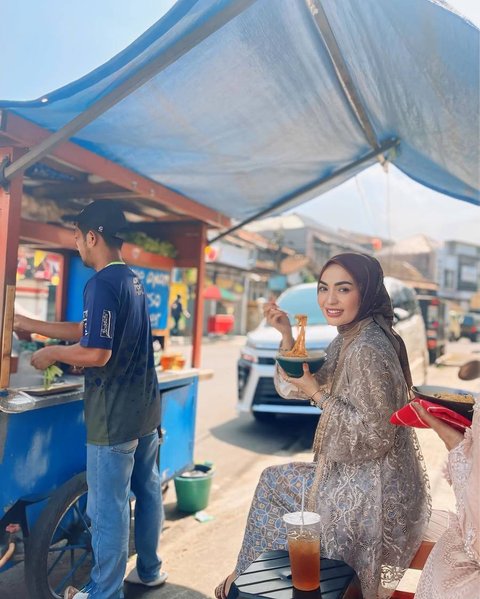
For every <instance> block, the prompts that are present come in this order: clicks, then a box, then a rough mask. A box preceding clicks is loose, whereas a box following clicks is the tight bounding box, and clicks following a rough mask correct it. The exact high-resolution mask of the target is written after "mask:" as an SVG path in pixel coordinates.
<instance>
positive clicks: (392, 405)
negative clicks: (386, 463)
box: [323, 344, 406, 463]
mask: <svg viewBox="0 0 480 599" xmlns="http://www.w3.org/2000/svg"><path fill="white" fill-rule="evenodd" d="M345 369H346V372H347V378H348V382H349V384H348V397H345V398H344V399H342V398H337V397H333V398H328V399H326V401H325V403H324V408H325V410H327V409H328V410H329V411H330V413H329V426H328V428H326V429H325V433H324V440H323V451H324V453H325V455H326V456H327V457H328V458H329V459H330V460H332V461H335V462H344V463H359V462H364V461H368V460H372V459H375V458H378V457H381V456H383V455H385V454H386V453H387V452H388V451H389V450H390V448H391V447H392V445H393V442H394V439H395V427H394V426H393V425H392V424H390V415H391V414H392V413H393V412H394V411H395V410H396V409H397V405H398V404H399V403H401V399H400V396H401V394H402V393H403V394H405V393H404V390H405V389H406V387H405V383H404V381H403V377H401V375H399V374H398V373H397V371H398V370H399V368H398V369H395V368H394V365H393V364H392V363H390V362H389V360H388V359H387V358H386V357H385V356H384V355H382V352H381V351H379V350H378V349H376V348H374V347H371V346H369V345H365V344H362V345H359V346H357V347H355V348H354V349H353V351H352V353H351V354H350V355H349V356H348V357H347V359H346V361H345Z"/></svg>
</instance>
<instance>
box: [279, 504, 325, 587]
mask: <svg viewBox="0 0 480 599" xmlns="http://www.w3.org/2000/svg"><path fill="white" fill-rule="evenodd" d="M283 521H284V522H285V524H286V526H287V540H288V554H289V556H290V568H291V570H292V584H293V586H294V587H295V588H296V589H298V590H299V591H314V590H315V589H318V587H319V586H320V516H319V515H318V514H315V513H314V512H292V513H289V514H285V515H284V516H283Z"/></svg>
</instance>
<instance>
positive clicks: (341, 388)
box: [215, 253, 430, 599]
mask: <svg viewBox="0 0 480 599" xmlns="http://www.w3.org/2000/svg"><path fill="white" fill-rule="evenodd" d="M317 297H318V304H319V307H320V309H321V311H322V312H323V314H324V316H325V318H326V321H327V323H328V324H330V325H333V326H336V327H337V330H338V333H339V334H338V335H337V337H336V338H335V339H334V340H333V341H332V343H331V344H330V346H329V347H328V349H327V360H326V362H325V364H324V366H322V368H321V369H320V370H319V371H318V372H317V373H316V374H313V375H312V374H311V373H310V371H309V368H308V365H307V364H306V363H305V364H304V365H303V376H302V377H301V378H297V379H292V378H290V377H288V376H287V375H286V373H285V372H284V371H283V370H281V369H280V368H279V367H278V366H277V368H276V372H275V378H274V380H275V385H276V388H277V391H278V392H279V394H280V395H281V396H283V397H285V398H286V399H288V400H294V399H302V400H309V401H311V402H312V403H314V404H315V405H317V406H319V407H320V408H321V409H322V414H321V417H320V420H319V423H318V427H317V431H316V434H315V439H314V458H313V462H310V463H307V462H294V463H289V464H285V465H281V466H273V467H270V468H267V469H266V470H264V472H263V473H262V475H261V477H260V481H259V483H258V485H257V488H256V490H255V494H254V497H253V501H252V505H251V508H250V513H249V515H248V518H247V525H246V530H245V536H244V540H243V544H242V547H241V550H240V554H239V556H238V561H237V565H236V568H235V570H234V572H233V573H232V574H231V575H230V576H228V577H227V578H226V579H225V580H224V581H223V582H222V583H221V584H220V585H219V586H218V587H217V588H216V589H215V596H216V597H217V598H218V599H223V598H224V597H225V596H226V595H227V594H228V591H229V589H230V586H231V583H232V581H233V580H234V578H235V577H236V576H238V575H239V574H240V573H242V572H244V571H245V570H246V569H247V567H248V566H249V565H250V564H251V563H252V562H253V561H254V560H255V559H256V558H257V557H258V556H259V554H261V553H262V552H264V551H268V550H274V549H286V548H287V538H286V530H285V528H284V525H283V522H282V517H283V515H284V514H285V513H287V512H295V511H300V509H301V506H302V505H303V502H302V489H303V488H305V490H306V504H307V508H308V509H309V510H310V511H314V512H317V513H318V514H319V515H320V518H321V522H320V526H321V539H322V555H323V556H324V557H328V558H332V559H340V560H343V561H345V562H346V563H348V564H349V565H350V566H352V568H354V570H355V571H356V572H357V574H358V576H359V579H360V582H361V585H362V592H363V597H364V599H377V598H378V597H382V598H385V597H389V596H390V595H391V594H392V593H393V591H394V589H395V587H396V585H397V584H398V582H399V580H400V578H401V577H402V575H403V573H404V571H405V569H406V568H408V565H409V564H410V561H411V559H412V558H413V556H414V555H415V553H416V551H417V549H418V547H419V546H420V544H421V542H422V538H423V533H424V530H425V528H426V525H427V523H428V520H429V516H430V502H429V497H428V489H427V487H428V484H427V476H426V472H425V467H424V464H423V463H422V458H421V454H420V451H419V447H418V442H417V439H416V436H415V433H414V431H413V430H412V429H407V428H405V427H396V426H394V425H392V424H390V416H391V414H392V413H393V412H394V411H396V410H397V409H399V408H400V407H402V406H404V405H406V403H407V401H408V397H409V395H408V393H409V387H410V385H411V375H410V368H409V364H408V358H407V355H406V350H405V345H404V344H403V341H402V339H401V338H400V337H399V336H398V334H397V333H396V332H395V331H394V330H393V329H392V322H393V309H392V305H391V301H390V298H389V296H388V293H387V291H386V289H385V286H384V283H383V272H382V269H381V266H380V264H379V262H378V261H377V260H375V259H374V258H372V257H370V256H367V255H364V254H354V253H345V254H340V255H338V256H335V257H334V258H331V259H330V260H329V261H328V262H327V263H326V264H325V266H324V267H323V268H322V270H321V272H320V277H319V281H318V296H317ZM264 314H265V318H266V321H267V323H268V324H269V325H270V326H272V327H274V328H276V329H277V330H278V331H279V332H280V333H281V335H282V341H281V344H280V352H282V351H290V350H291V349H292V347H293V345H294V339H293V335H292V329H291V325H290V320H289V317H288V315H287V314H286V313H285V312H283V311H282V310H280V308H279V307H278V306H277V304H275V303H274V302H267V304H266V305H265V308H264Z"/></svg>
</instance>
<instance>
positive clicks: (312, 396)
mask: <svg viewBox="0 0 480 599" xmlns="http://www.w3.org/2000/svg"><path fill="white" fill-rule="evenodd" d="M321 392H322V390H321V389H317V390H316V391H315V393H313V394H312V395H310V397H309V399H310V402H311V403H312V404H314V405H315V406H318V403H317V402H316V401H315V399H314V397H315V395H316V394H317V393H321ZM320 401H322V400H320Z"/></svg>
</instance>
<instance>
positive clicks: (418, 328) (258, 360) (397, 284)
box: [237, 277, 428, 422]
mask: <svg viewBox="0 0 480 599" xmlns="http://www.w3.org/2000/svg"><path fill="white" fill-rule="evenodd" d="M385 286H386V288H387V291H388V293H389V295H390V297H391V299H392V305H393V309H394V315H395V324H394V327H395V330H396V331H397V332H398V333H399V335H400V336H401V337H402V339H403V340H404V342H405V345H406V348H407V353H408V357H409V361H410V368H411V370H412V376H413V382H414V384H415V385H422V384H424V383H425V380H426V374H427V368H428V351H427V338H426V332H425V324H424V322H423V318H422V315H421V312H420V306H419V304H418V301H417V299H416V297H415V292H414V291H413V289H411V288H410V287H407V286H406V285H405V284H404V283H402V282H401V281H399V280H398V279H393V278H392V277H385ZM277 303H278V305H279V306H280V308H281V309H282V310H285V312H287V313H288V314H292V315H293V314H298V313H301V314H306V315H307V316H308V325H307V328H306V340H305V341H306V348H307V350H308V351H317V350H326V349H327V347H328V345H329V344H330V343H331V341H333V339H334V338H335V337H336V335H337V329H336V327H333V326H330V325H328V324H327V322H326V321H325V317H324V316H323V313H322V311H321V310H320V308H319V306H318V303H317V284H316V283H305V284H302V285H296V286H294V287H290V288H289V289H287V290H286V291H285V292H283V293H282V295H281V296H280V297H279V298H278V300H277ZM292 318H293V317H292ZM292 324H294V323H293V322H292ZM280 340H281V335H280V333H279V332H278V331H277V330H276V329H274V328H273V327H270V326H268V325H267V323H266V321H265V319H264V320H263V321H262V322H261V323H260V325H259V326H258V327H257V328H256V329H254V330H253V331H251V332H250V333H248V335H247V339H246V343H245V345H244V347H242V348H241V350H240V358H239V360H238V362H237V374H238V379H237V380H238V403H237V409H238V411H239V412H251V413H252V415H253V416H254V417H255V419H256V420H258V421H261V422H265V421H269V420H271V419H272V418H274V417H275V415H276V414H316V415H318V414H319V409H318V408H317V407H316V406H312V405H311V404H310V402H308V401H304V400H287V399H283V398H281V397H280V396H279V395H278V394H277V392H276V390H275V386H274V384H273V374H274V371H275V356H276V354H277V352H278V347H279V344H280Z"/></svg>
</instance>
